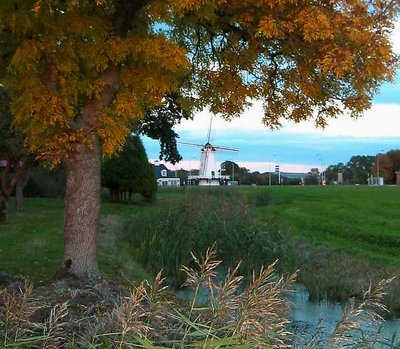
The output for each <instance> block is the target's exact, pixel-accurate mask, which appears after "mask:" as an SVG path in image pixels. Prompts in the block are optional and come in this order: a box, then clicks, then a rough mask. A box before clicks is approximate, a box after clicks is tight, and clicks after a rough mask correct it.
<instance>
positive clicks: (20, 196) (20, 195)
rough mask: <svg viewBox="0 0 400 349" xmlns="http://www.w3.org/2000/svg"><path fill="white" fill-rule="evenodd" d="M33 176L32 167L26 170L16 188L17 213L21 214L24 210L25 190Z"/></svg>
mask: <svg viewBox="0 0 400 349" xmlns="http://www.w3.org/2000/svg"><path fill="white" fill-rule="evenodd" d="M30 175H31V167H28V168H26V169H25V170H24V171H23V172H22V173H21V176H20V177H19V178H18V181H17V184H16V186H15V202H16V210H17V212H21V211H22V210H23V208H24V188H25V185H26V183H27V182H28V179H29V177H30Z"/></svg>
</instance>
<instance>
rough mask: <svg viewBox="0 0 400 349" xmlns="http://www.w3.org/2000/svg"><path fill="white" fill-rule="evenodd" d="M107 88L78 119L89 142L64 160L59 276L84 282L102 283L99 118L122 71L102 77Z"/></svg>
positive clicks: (115, 70) (87, 105) (79, 126)
mask: <svg viewBox="0 0 400 349" xmlns="http://www.w3.org/2000/svg"><path fill="white" fill-rule="evenodd" d="M100 78H101V79H102V80H103V81H104V87H103V90H102V92H101V93H100V96H99V97H98V98H93V99H88V100H87V101H86V102H85V104H84V108H83V111H82V114H81V115H80V117H79V119H78V120H77V127H78V128H79V129H81V130H85V132H86V135H87V140H88V143H85V144H83V143H77V144H75V147H74V150H73V151H71V152H70V153H69V154H68V156H67V157H66V158H65V162H64V163H65V168H66V192H65V213H64V265H63V267H62V268H61V269H60V270H59V272H58V273H57V274H58V276H64V275H72V276H75V277H78V278H79V279H81V280H83V281H85V282H90V283H92V282H97V281H99V280H100V278H101V277H100V272H99V268H98V266H97V261H96V236H97V227H98V222H99V216H100V190H101V180H100V155H101V154H100V153H101V152H100V141H99V136H98V134H97V127H98V121H99V120H98V118H99V114H100V113H101V111H102V110H103V109H104V108H106V107H108V106H109V105H110V103H111V102H112V100H113V99H114V97H115V94H116V91H118V89H119V86H120V81H119V68H118V67H111V68H110V69H108V70H107V71H104V72H102V73H101V74H100Z"/></svg>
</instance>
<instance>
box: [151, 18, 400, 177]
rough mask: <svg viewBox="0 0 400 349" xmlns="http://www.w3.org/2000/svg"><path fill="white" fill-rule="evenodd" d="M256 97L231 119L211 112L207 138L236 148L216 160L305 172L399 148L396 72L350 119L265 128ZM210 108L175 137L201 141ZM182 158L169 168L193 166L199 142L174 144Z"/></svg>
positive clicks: (397, 36)
mask: <svg viewBox="0 0 400 349" xmlns="http://www.w3.org/2000/svg"><path fill="white" fill-rule="evenodd" d="M392 42H393V48H394V51H395V52H396V53H400V20H399V21H398V22H397V23H396V25H395V29H394V31H393V34H392ZM262 116H263V111H262V106H261V103H258V102H256V103H254V104H253V106H252V107H250V108H249V109H247V110H246V111H245V112H244V113H243V114H242V115H241V116H240V117H239V118H235V119H233V120H232V121H231V122H227V121H224V120H223V119H222V118H220V117H218V116H216V115H215V116H213V121H212V131H211V141H210V143H211V144H213V145H216V146H225V147H235V148H239V151H238V152H229V151H220V152H217V162H218V163H221V162H224V161H226V160H229V161H233V162H235V163H237V164H238V165H239V166H241V167H246V168H248V169H249V170H250V171H252V172H253V171H259V172H267V171H269V170H271V171H274V168H275V165H278V164H279V166H280V170H281V171H282V172H309V171H310V169H311V168H313V167H317V168H319V169H320V170H323V169H324V168H326V167H327V166H329V165H332V164H337V163H338V162H343V163H346V162H347V161H349V160H350V158H351V157H352V156H354V155H376V154H378V153H385V152H387V151H389V150H391V149H400V72H399V73H398V74H397V76H396V79H395V82H394V83H391V84H384V85H383V86H382V87H381V89H380V92H379V93H378V94H377V95H376V96H375V98H374V99H373V105H372V108H371V109H369V110H367V111H366V112H365V113H364V116H363V117H362V118H359V119H357V120H352V119H350V117H347V116H345V115H343V116H341V117H340V118H338V119H333V120H330V121H329V122H328V127H326V128H325V129H317V128H315V126H314V124H313V123H312V122H302V123H299V124H295V123H293V122H284V124H283V127H282V128H280V129H279V130H270V129H268V128H267V127H266V126H264V125H263V124H262V123H261V119H262ZM210 118H211V114H210V113H209V112H208V111H207V110H203V111H202V112H199V113H197V114H195V116H194V118H193V119H192V120H184V121H182V122H181V123H180V124H178V125H176V126H175V132H176V133H178V135H179V141H182V142H188V143H195V144H204V143H205V142H206V138H207V132H208V127H209V123H210ZM143 144H144V146H145V148H146V152H147V156H148V158H149V160H150V162H154V161H156V160H158V156H159V143H158V141H155V140H152V139H149V138H147V137H143ZM178 149H179V152H180V154H181V155H182V157H183V160H182V161H180V162H179V163H178V164H176V165H172V164H166V165H167V167H168V168H170V169H181V168H183V169H186V170H189V169H198V168H199V160H200V149H201V148H200V147H190V146H185V145H181V144H178Z"/></svg>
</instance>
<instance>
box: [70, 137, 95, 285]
mask: <svg viewBox="0 0 400 349" xmlns="http://www.w3.org/2000/svg"><path fill="white" fill-rule="evenodd" d="M77 148H78V150H77V151H76V152H75V153H73V154H71V155H72V156H69V157H68V158H67V159H66V160H65V167H66V182H67V183H66V193H65V214H64V267H65V268H67V270H66V273H67V274H70V275H73V276H76V277H78V278H80V279H82V280H84V281H89V282H92V281H94V282H95V281H98V280H99V279H100V273H99V269H98V267H97V262H96V234H97V226H98V221H99V215H100V188H101V184H100V145H99V139H98V137H97V136H95V140H94V141H93V149H88V147H87V146H85V145H82V144H80V145H78V146H77Z"/></svg>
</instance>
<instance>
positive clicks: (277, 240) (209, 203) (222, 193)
mask: <svg viewBox="0 0 400 349" xmlns="http://www.w3.org/2000/svg"><path fill="white" fill-rule="evenodd" d="M241 195H242V194H240V193H237V192H235V191H231V190H218V189H217V190H212V191H208V190H190V191H187V192H185V194H184V198H183V199H182V200H180V201H177V200H174V201H173V202H164V205H163V207H162V208H160V210H159V212H158V214H157V215H156V216H155V215H154V214H153V215H152V216H148V217H143V216H142V217H141V219H140V221H139V222H138V221H135V222H131V223H130V224H129V226H130V227H131V231H129V232H128V233H127V239H128V240H129V241H130V243H131V246H132V249H133V253H134V256H135V259H137V260H138V262H139V263H141V264H142V265H143V266H144V267H145V269H147V270H148V271H150V272H153V273H156V272H157V271H158V270H159V269H160V268H161V269H162V270H163V273H164V274H165V275H166V277H167V279H168V282H170V283H172V284H175V285H178V284H181V282H182V281H183V278H184V275H183V273H182V272H181V271H180V265H182V264H188V263H190V259H189V258H190V257H189V252H190V251H191V252H193V253H194V254H199V253H201V252H202V251H205V250H206V249H207V247H208V246H210V244H215V247H216V250H217V253H218V256H219V257H220V258H221V259H223V260H224V261H225V267H229V266H230V267H232V266H234V265H236V264H237V263H238V262H240V261H242V262H243V263H242V267H241V272H243V273H250V271H251V270H253V269H258V268H259V267H260V266H261V265H264V264H267V263H269V262H271V261H274V260H275V259H277V258H281V257H283V256H282V254H285V253H286V248H287V246H288V244H287V243H285V242H284V240H285V238H284V235H283V234H282V233H281V232H279V231H275V228H276V227H265V230H261V229H260V227H259V226H258V225H257V224H256V221H255V218H254V217H253V215H252V212H251V208H250V207H249V206H248V205H247V204H246V203H245V202H246V200H243V198H242V197H241ZM270 229H271V230H270Z"/></svg>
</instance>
